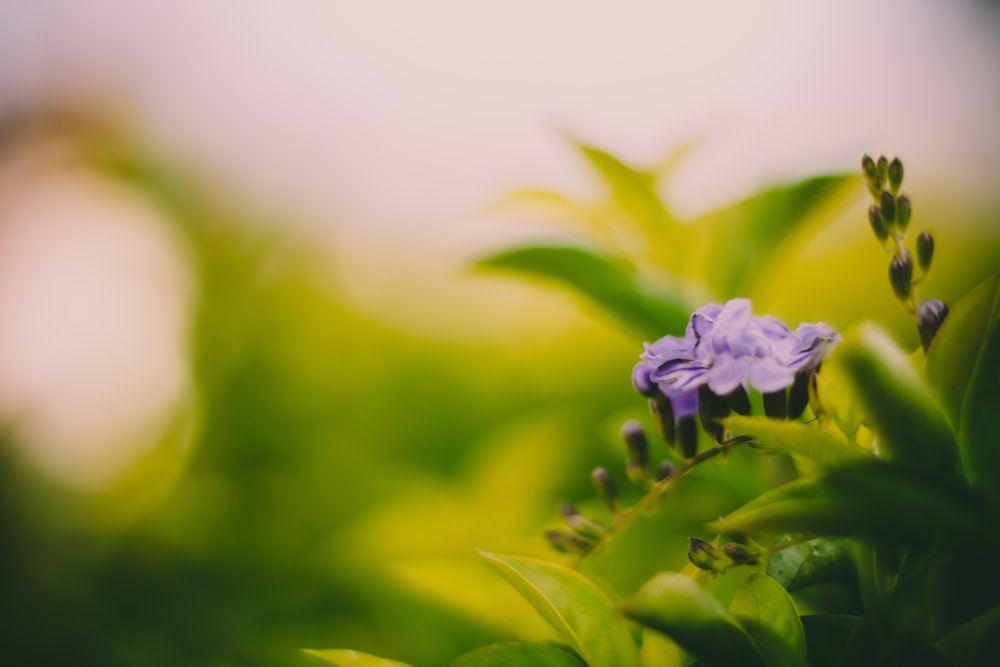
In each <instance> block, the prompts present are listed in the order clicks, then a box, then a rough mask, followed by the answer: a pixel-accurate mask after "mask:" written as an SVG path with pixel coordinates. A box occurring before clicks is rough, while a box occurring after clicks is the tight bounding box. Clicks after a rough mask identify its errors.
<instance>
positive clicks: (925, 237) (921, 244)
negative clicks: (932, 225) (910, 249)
mask: <svg viewBox="0 0 1000 667" xmlns="http://www.w3.org/2000/svg"><path fill="white" fill-rule="evenodd" d="M933 258H934V237H933V236H931V233H930V232H920V236H918V237H917V266H919V267H920V270H921V271H924V272H926V271H927V270H929V269H930V268H931V260H932V259H933Z"/></svg>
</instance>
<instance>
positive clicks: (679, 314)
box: [476, 246, 692, 339]
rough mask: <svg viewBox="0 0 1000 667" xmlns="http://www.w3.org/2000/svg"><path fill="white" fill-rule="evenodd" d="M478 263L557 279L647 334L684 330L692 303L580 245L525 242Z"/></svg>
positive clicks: (657, 334) (482, 266) (535, 276)
mask: <svg viewBox="0 0 1000 667" xmlns="http://www.w3.org/2000/svg"><path fill="white" fill-rule="evenodd" d="M476 266H477V267H478V268H482V269H499V270H503V271H514V272H516V273H520V274H523V275H525V276H529V277H534V278H541V279H544V280H549V281H555V282H557V283H562V284H563V285H564V286H566V287H569V288H571V289H572V290H573V291H574V292H576V293H577V294H579V295H582V296H584V297H586V298H588V299H590V300H591V301H593V302H594V303H596V304H597V305H599V306H600V307H602V308H603V309H605V310H606V311H608V312H609V313H611V314H612V315H614V316H615V317H617V318H618V319H620V320H622V321H623V322H625V323H626V324H629V325H631V326H633V327H635V328H636V330H637V331H639V332H640V333H642V334H643V335H645V336H648V337H650V338H651V339H655V338H659V337H660V336H663V335H664V334H667V333H672V332H673V333H679V332H681V331H683V330H684V327H685V325H686V324H687V321H688V317H689V316H690V313H691V310H692V308H691V306H690V304H689V303H688V302H687V300H686V299H685V298H684V297H683V296H682V295H681V294H679V293H673V294H667V293H662V292H658V291H655V290H653V289H652V288H651V287H650V286H648V285H646V284H644V283H643V282H642V281H641V280H640V278H639V277H638V275H636V273H635V272H634V271H633V270H632V269H631V268H630V267H629V265H628V264H627V263H625V262H624V261H622V260H620V259H617V258H615V257H611V256H608V255H602V254H598V253H596V252H593V251H590V250H586V249H584V248H574V247H566V246H526V247H522V248H514V249H511V250H507V251H504V252H501V253H498V254H496V255H491V256H489V257H486V258H483V259H481V260H479V261H478V262H477V263H476Z"/></svg>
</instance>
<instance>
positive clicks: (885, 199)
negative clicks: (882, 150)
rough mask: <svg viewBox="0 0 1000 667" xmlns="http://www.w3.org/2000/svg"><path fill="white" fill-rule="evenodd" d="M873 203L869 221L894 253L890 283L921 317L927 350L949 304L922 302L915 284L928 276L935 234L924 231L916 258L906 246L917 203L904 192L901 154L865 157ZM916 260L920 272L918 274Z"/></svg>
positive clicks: (920, 327) (863, 163)
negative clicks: (876, 158)
mask: <svg viewBox="0 0 1000 667" xmlns="http://www.w3.org/2000/svg"><path fill="white" fill-rule="evenodd" d="M861 171H862V172H863V173H864V177H865V182H866V183H867V185H868V192H869V193H870V194H871V197H872V204H871V206H869V207H868V224H869V225H871V228H872V232H873V233H874V234H875V238H876V239H878V242H879V243H880V244H881V245H882V247H883V248H885V249H886V250H887V251H889V252H891V253H892V259H891V260H890V261H889V284H890V285H891V286H892V291H893V293H894V294H895V295H896V298H897V299H899V300H900V301H901V302H902V303H903V304H904V305H905V306H906V308H907V310H908V311H909V312H910V313H913V314H914V315H915V316H916V319H917V329H918V330H919V332H920V342H921V344H922V345H923V348H924V351H925V352H926V351H927V348H928V347H929V346H930V344H931V341H932V340H933V339H934V334H935V333H937V330H938V328H939V327H940V326H941V323H942V322H943V321H944V318H945V316H946V315H947V314H948V306H946V305H945V304H944V302H943V301H940V300H939V299H931V300H929V301H924V302H920V301H918V299H917V297H916V293H915V290H914V287H915V286H916V285H918V284H920V283H921V282H923V281H924V280H925V279H926V278H927V274H928V272H929V271H930V268H931V260H933V258H934V237H933V236H932V235H931V233H930V232H928V231H922V232H921V233H920V235H919V236H917V240H916V247H915V251H916V262H915V263H914V259H913V253H912V252H910V250H909V248H907V247H906V232H907V228H908V227H909V225H910V218H911V217H912V215H913V204H912V203H911V202H910V198H909V197H907V196H906V195H905V194H900V188H901V187H902V184H903V163H902V162H901V161H900V159H899V158H898V157H894V158H893V159H892V161H891V162H890V161H889V160H888V159H887V158H886V157H885V156H884V155H880V156H879V158H878V160H875V159H873V158H872V157H871V156H870V155H867V154H866V155H864V156H863V157H862V158H861ZM914 264H915V265H916V268H917V269H918V270H919V272H920V273H919V275H917V276H916V277H914Z"/></svg>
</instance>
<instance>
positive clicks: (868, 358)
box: [825, 323, 958, 476]
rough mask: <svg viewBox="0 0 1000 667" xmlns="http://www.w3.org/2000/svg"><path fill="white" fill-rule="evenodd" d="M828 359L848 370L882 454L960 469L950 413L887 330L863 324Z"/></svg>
mask: <svg viewBox="0 0 1000 667" xmlns="http://www.w3.org/2000/svg"><path fill="white" fill-rule="evenodd" d="M825 363H827V364H828V365H835V366H836V367H837V369H838V370H840V371H842V372H843V373H844V376H845V377H846V379H847V382H848V384H849V385H850V386H851V390H852V392H853V393H854V395H855V397H856V399H857V401H858V404H859V405H860V406H861V410H862V412H863V413H864V416H865V421H866V423H867V424H868V425H869V426H870V427H871V429H872V431H874V432H875V435H876V437H877V447H878V453H879V455H880V456H881V458H883V459H885V460H891V461H896V462H898V463H902V464H905V465H909V466H916V467H919V468H921V469H923V470H927V471H932V472H934V473H936V474H938V475H943V476H950V475H952V474H953V473H954V472H955V469H956V464H957V460H958V446H957V443H956V441H955V434H954V433H953V432H952V430H951V427H950V426H949V424H948V419H947V417H946V416H945V414H944V412H943V411H942V409H941V406H940V404H939V403H938V402H937V400H936V399H935V398H934V396H933V394H932V393H931V392H930V390H929V389H928V388H927V386H926V385H925V384H924V383H923V381H922V380H921V378H920V376H919V375H918V374H917V372H916V371H915V370H914V369H913V366H912V365H911V364H910V361H909V359H908V358H907V357H906V355H905V354H903V352H902V351H901V350H900V349H899V348H898V347H896V345H895V344H894V343H893V342H892V340H890V339H889V337H888V335H887V334H886V333H885V332H884V331H882V330H881V329H879V328H878V327H877V326H875V325H874V324H871V323H863V324H861V325H860V326H858V327H856V328H855V329H854V330H853V331H850V332H848V333H847V334H846V335H845V336H844V341H843V342H842V343H841V344H840V345H838V346H837V347H836V348H834V351H833V353H832V354H831V355H830V358H829V359H828V360H827V361H826V362H825Z"/></svg>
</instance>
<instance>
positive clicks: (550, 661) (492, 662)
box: [453, 642, 586, 667]
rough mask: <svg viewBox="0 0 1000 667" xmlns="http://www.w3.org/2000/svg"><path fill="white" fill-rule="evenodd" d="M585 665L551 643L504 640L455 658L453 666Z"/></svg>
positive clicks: (566, 666)
mask: <svg viewBox="0 0 1000 667" xmlns="http://www.w3.org/2000/svg"><path fill="white" fill-rule="evenodd" d="M513 665H518V666H523V667H586V665H585V664H584V663H583V662H581V661H580V659H579V658H578V657H576V656H575V655H573V653H571V652H570V651H568V650H566V649H564V648H560V647H558V646H553V645H551V644H528V643H521V642H505V643H502V644H493V645H491V646H484V647H482V648H478V649H476V650H475V651H471V652H469V653H466V654H465V655H463V656H462V657H460V658H458V659H457V660H455V662H454V663H453V667H511V666H513Z"/></svg>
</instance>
